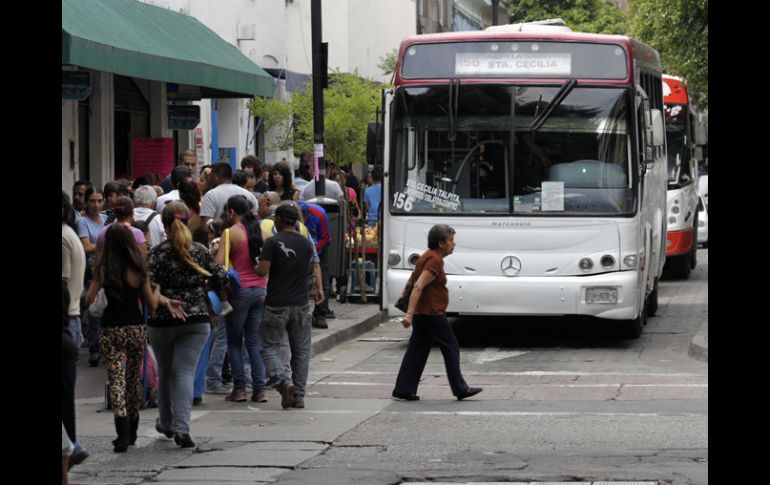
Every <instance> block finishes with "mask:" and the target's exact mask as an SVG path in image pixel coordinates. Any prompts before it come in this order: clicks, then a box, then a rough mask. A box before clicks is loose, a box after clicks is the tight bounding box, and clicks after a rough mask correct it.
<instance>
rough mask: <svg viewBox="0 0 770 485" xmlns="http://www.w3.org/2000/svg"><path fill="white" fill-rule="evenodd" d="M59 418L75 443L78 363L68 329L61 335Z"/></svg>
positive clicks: (76, 352)
mask: <svg viewBox="0 0 770 485" xmlns="http://www.w3.org/2000/svg"><path fill="white" fill-rule="evenodd" d="M61 355H62V358H61V420H62V423H64V429H65V430H66V431H67V436H69V439H70V441H72V443H75V441H77V435H76V434H75V378H76V369H77V363H78V348H77V347H76V346H75V342H74V341H73V339H72V336H71V335H70V333H69V330H68V329H62V335H61Z"/></svg>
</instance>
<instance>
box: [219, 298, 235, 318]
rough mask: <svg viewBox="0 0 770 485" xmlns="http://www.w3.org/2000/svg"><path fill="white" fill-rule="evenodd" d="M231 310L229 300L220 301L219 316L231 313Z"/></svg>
mask: <svg viewBox="0 0 770 485" xmlns="http://www.w3.org/2000/svg"><path fill="white" fill-rule="evenodd" d="M232 311H233V306H232V305H231V304H230V302H229V301H227V300H225V301H223V302H222V312H221V313H220V314H219V316H220V317H224V316H225V315H227V314H228V313H231V312H232Z"/></svg>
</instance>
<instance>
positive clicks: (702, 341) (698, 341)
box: [688, 320, 709, 363]
mask: <svg viewBox="0 0 770 485" xmlns="http://www.w3.org/2000/svg"><path fill="white" fill-rule="evenodd" d="M688 354H689V355H690V357H692V358H694V359H696V360H700V361H701V362H706V363H708V361H709V321H708V320H706V321H705V322H703V325H701V327H700V330H698V333H696V334H695V337H693V338H692V342H690V350H689V351H688Z"/></svg>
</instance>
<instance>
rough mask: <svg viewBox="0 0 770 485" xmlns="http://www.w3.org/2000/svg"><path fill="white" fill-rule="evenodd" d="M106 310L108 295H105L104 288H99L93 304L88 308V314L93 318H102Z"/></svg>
mask: <svg viewBox="0 0 770 485" xmlns="http://www.w3.org/2000/svg"><path fill="white" fill-rule="evenodd" d="M105 308H107V294H106V293H104V288H99V292H98V293H96V298H94V301H93V303H91V304H90V305H89V306H88V312H89V313H90V314H91V316H92V317H95V318H102V315H104V309H105Z"/></svg>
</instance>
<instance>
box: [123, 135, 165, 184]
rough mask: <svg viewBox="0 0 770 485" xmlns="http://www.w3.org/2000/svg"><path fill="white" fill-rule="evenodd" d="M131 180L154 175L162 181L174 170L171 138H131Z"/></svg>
mask: <svg viewBox="0 0 770 485" xmlns="http://www.w3.org/2000/svg"><path fill="white" fill-rule="evenodd" d="M131 154H132V157H131V178H134V179H135V178H137V177H139V176H140V175H144V174H146V173H156V174H158V175H159V176H160V178H161V179H163V178H164V177H165V176H166V175H168V174H169V173H171V170H172V169H173V168H174V139H173V138H132V139H131Z"/></svg>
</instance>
